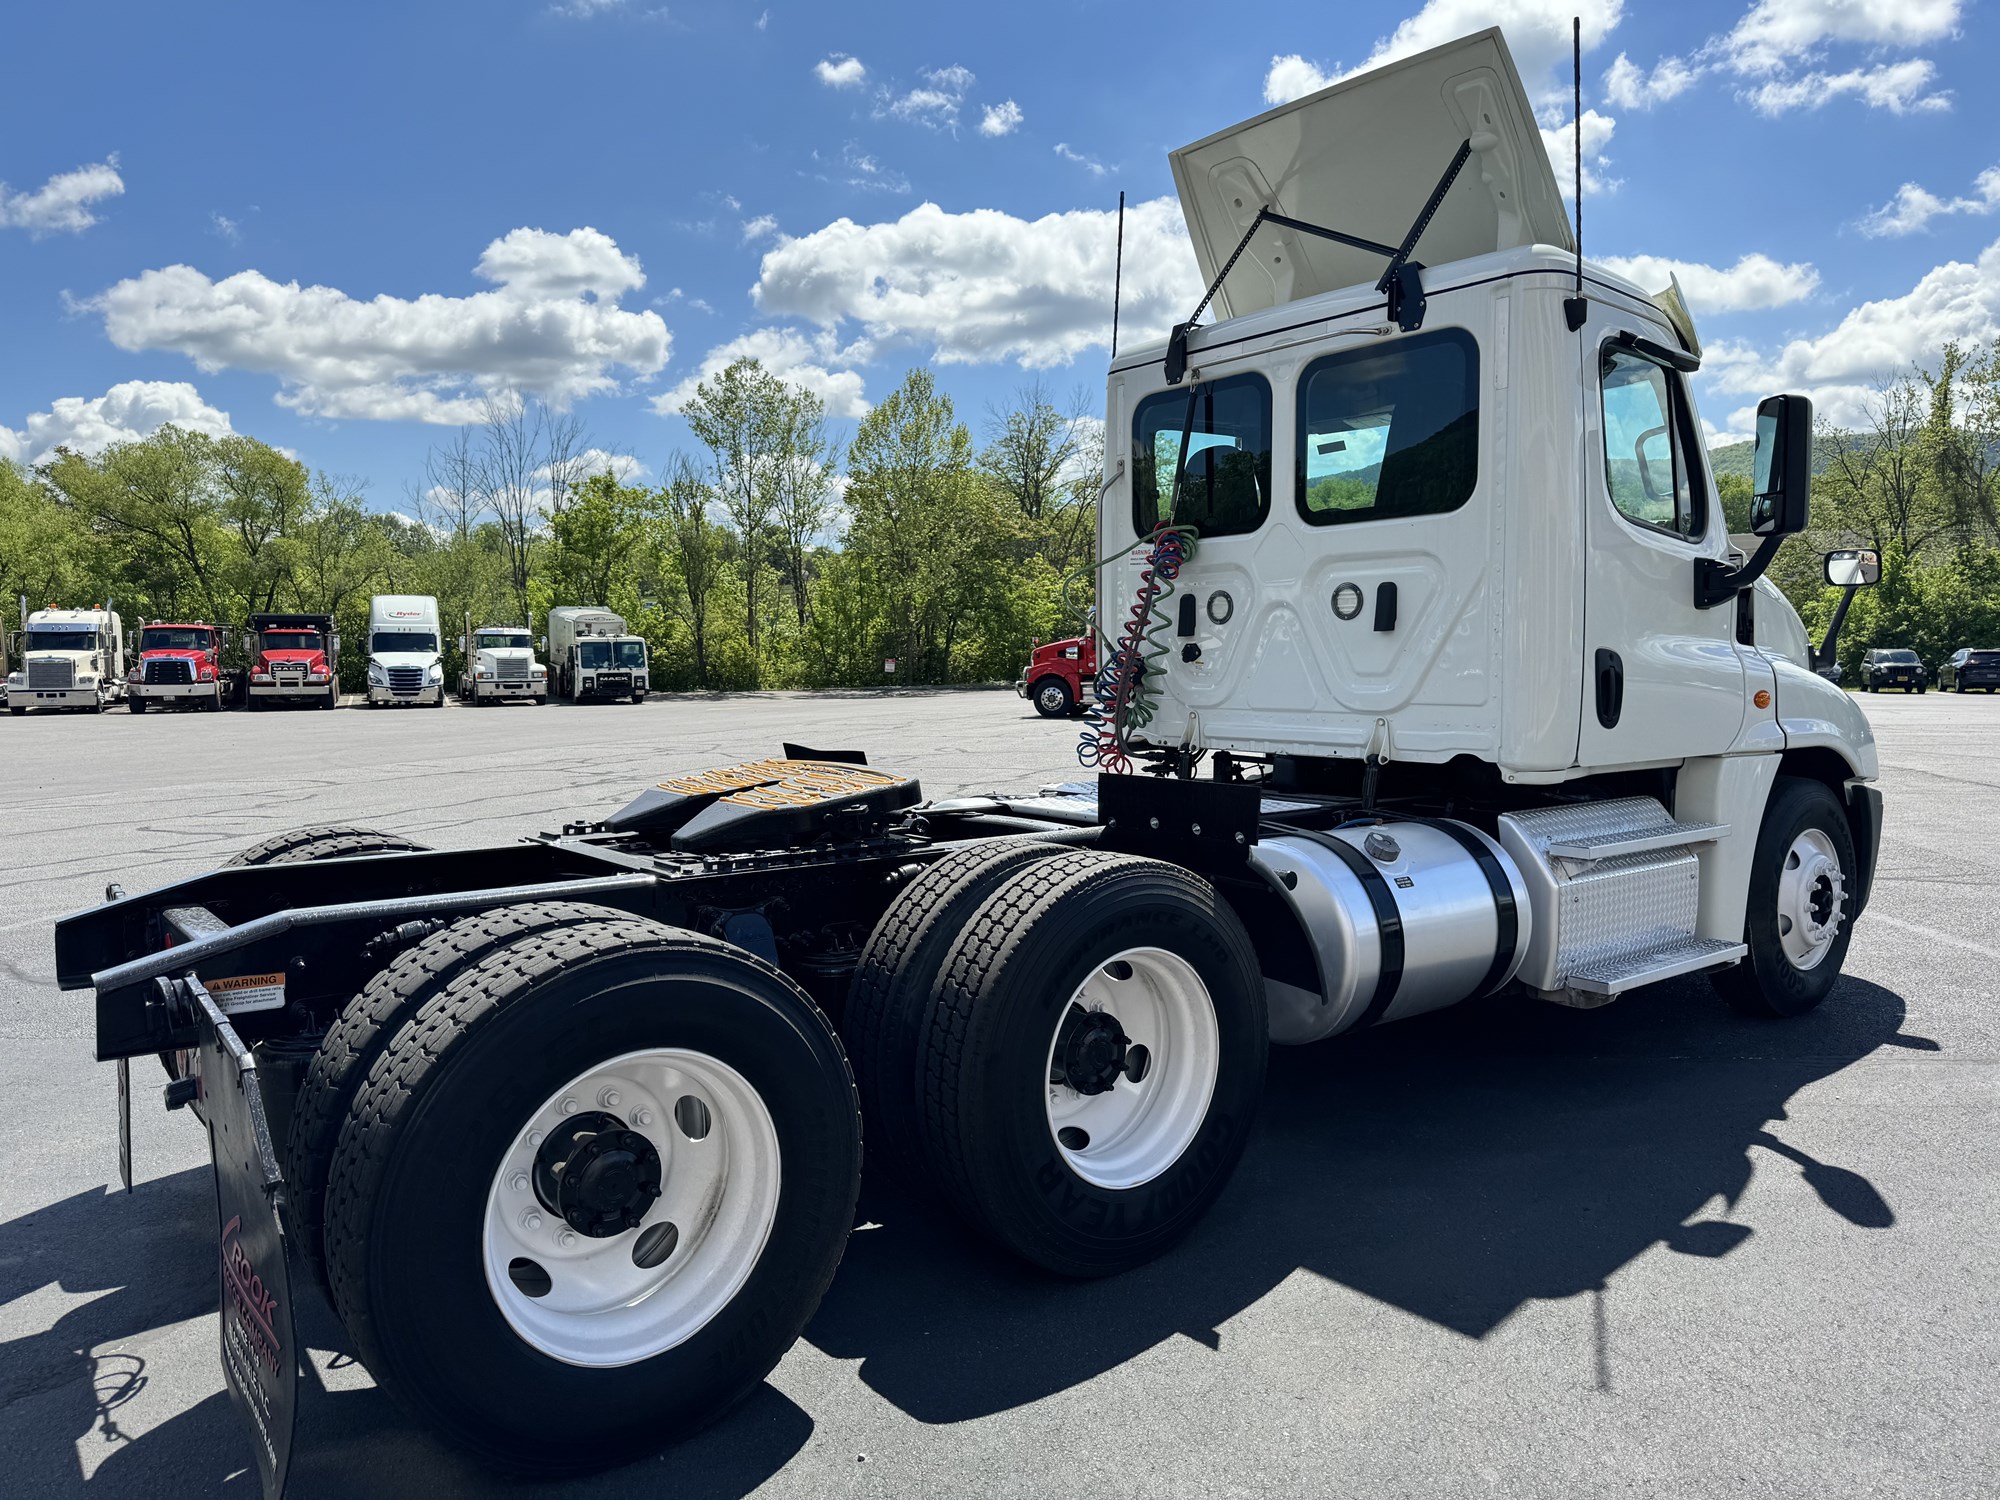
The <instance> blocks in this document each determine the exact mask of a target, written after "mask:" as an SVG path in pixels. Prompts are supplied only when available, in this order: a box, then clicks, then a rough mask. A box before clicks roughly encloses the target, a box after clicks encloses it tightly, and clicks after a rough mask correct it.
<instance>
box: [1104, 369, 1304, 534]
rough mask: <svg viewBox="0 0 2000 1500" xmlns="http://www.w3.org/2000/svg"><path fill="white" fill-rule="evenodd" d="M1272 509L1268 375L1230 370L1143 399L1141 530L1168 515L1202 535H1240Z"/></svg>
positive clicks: (1136, 517) (1138, 463)
mask: <svg viewBox="0 0 2000 1500" xmlns="http://www.w3.org/2000/svg"><path fill="white" fill-rule="evenodd" d="M1190 403H1192V406H1190ZM1184 432H1185V433H1186V434H1187V462H1186V463H1185V464H1182V463H1181V434H1182V433H1184ZM1176 474H1178V475H1179V478H1180V493H1179V494H1178V495H1176V494H1175V493H1174V479H1175V476H1176ZM1270 513H1271V387H1270V383H1269V382H1268V381H1266V380H1265V379H1264V377H1263V376H1261V375H1229V376H1225V377H1224V378H1223V379H1221V380H1208V381H1203V382H1202V383H1200V384H1199V385H1193V386H1189V387H1188V388H1186V389H1184V390H1171V391H1159V392H1156V393H1155V394H1153V395H1151V396H1148V397H1147V398H1146V399H1145V400H1143V401H1141V402H1140V403H1139V409H1138V410H1137V411H1136V412H1134V413H1133V415H1132V528H1133V530H1135V531H1137V532H1138V533H1139V535H1140V536H1145V535H1146V534H1147V533H1149V532H1150V531H1152V529H1153V528H1154V527H1155V526H1158V525H1159V524H1160V523H1161V522H1162V521H1177V522H1180V523H1181V524H1183V525H1188V526H1192V527H1194V528H1195V530H1196V531H1197V533H1199V534H1200V535H1201V536H1203V537H1212V536H1240V535H1242V534H1243V533H1245V532H1249V531H1255V530H1256V529H1257V528H1258V527H1259V526H1262V525H1263V524H1264V518H1265V517H1266V516H1268V515H1269V514H1270Z"/></svg>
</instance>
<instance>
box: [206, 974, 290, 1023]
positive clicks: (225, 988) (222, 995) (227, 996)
mask: <svg viewBox="0 0 2000 1500" xmlns="http://www.w3.org/2000/svg"><path fill="white" fill-rule="evenodd" d="M202 985H203V987H204V988H205V989H207V991H208V992H209V994H211V995H213V996H214V997H215V1003H216V1004H217V1005H218V1006H220V1007H221V1009H222V1013H223V1014H224V1015H226V1016H235V1015H241V1014H242V1013H243V1012H244V1011H249V1010H276V1009H277V1008H278V1007H279V1006H281V1005H283V1004H284V1003H285V976H284V975H283V974H238V975H237V976H236V977H235V978H234V979H204V980H203V981H202Z"/></svg>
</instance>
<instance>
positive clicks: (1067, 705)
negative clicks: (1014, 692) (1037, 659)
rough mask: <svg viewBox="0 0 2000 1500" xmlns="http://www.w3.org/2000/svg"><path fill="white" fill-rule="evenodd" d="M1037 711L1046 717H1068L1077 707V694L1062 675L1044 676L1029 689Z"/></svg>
mask: <svg viewBox="0 0 2000 1500" xmlns="http://www.w3.org/2000/svg"><path fill="white" fill-rule="evenodd" d="M1028 694H1029V696H1030V697H1031V698H1033V699H1034V703H1035V712H1036V713H1038V714H1040V715H1041V716H1042V717H1043V718H1045V719H1066V718H1068V717H1069V715H1070V710H1072V709H1074V708H1075V707H1076V694H1075V693H1073V692H1071V691H1070V685H1069V684H1068V683H1067V682H1064V681H1063V680H1062V678H1060V677H1044V678H1042V680H1041V681H1039V682H1037V683H1036V684H1035V685H1034V686H1033V687H1032V688H1030V689H1029V690H1028Z"/></svg>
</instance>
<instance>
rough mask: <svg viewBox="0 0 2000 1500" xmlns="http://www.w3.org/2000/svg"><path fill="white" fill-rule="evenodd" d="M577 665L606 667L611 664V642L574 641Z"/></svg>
mask: <svg viewBox="0 0 2000 1500" xmlns="http://www.w3.org/2000/svg"><path fill="white" fill-rule="evenodd" d="M576 660H577V665H578V666H584V667H608V666H610V665H611V642H609V641H578V642H577V643H576Z"/></svg>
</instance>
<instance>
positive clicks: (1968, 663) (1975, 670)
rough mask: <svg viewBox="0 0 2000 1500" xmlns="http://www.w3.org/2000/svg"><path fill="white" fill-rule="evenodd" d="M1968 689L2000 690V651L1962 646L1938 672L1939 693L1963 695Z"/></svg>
mask: <svg viewBox="0 0 2000 1500" xmlns="http://www.w3.org/2000/svg"><path fill="white" fill-rule="evenodd" d="M1967 688H1985V689H1986V691H1987V692H1989V693H1990V692H1992V691H1993V690H1994V689H1995V688H2000V651H1996V650H1994V649H1992V648H1991V647H1986V648H1976V647H1972V646H1961V647H1959V648H1958V650H1956V651H1954V652H1953V653H1952V654H1951V660H1949V661H1947V662H1946V663H1945V664H1944V666H1943V668H1941V669H1940V670H1939V672H1938V691H1940V692H1944V693H1962V692H1964V691H1965V690H1966V689H1967Z"/></svg>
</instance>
